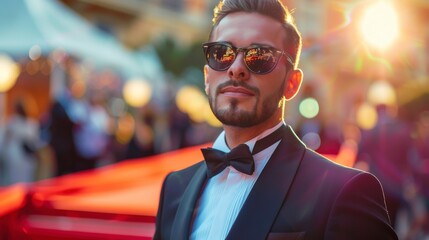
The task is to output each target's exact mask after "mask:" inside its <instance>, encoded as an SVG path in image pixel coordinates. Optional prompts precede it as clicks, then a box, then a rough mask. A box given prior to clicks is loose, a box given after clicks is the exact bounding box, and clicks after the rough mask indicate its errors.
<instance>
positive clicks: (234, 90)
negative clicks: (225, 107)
mask: <svg viewBox="0 0 429 240" xmlns="http://www.w3.org/2000/svg"><path fill="white" fill-rule="evenodd" d="M219 93H220V94H225V95H231V96H254V95H255V94H254V93H253V92H252V91H251V90H249V89H247V88H243V87H234V86H228V87H224V88H222V89H221V90H220V92H219Z"/></svg>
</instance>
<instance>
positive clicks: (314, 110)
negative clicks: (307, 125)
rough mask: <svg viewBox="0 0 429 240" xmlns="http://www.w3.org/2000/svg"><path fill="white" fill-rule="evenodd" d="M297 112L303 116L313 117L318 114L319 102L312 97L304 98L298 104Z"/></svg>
mask: <svg viewBox="0 0 429 240" xmlns="http://www.w3.org/2000/svg"><path fill="white" fill-rule="evenodd" d="M299 113H300V114H301V115H302V116H304V117H305V118H309V119H310V118H314V117H316V116H317V114H319V103H318V102H317V100H316V99H314V98H311V97H309V98H306V99H304V100H302V101H301V103H300V104H299Z"/></svg>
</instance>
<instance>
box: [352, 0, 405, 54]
mask: <svg viewBox="0 0 429 240" xmlns="http://www.w3.org/2000/svg"><path fill="white" fill-rule="evenodd" d="M360 31H361V33H362V37H363V39H364V40H365V41H366V42H367V43H368V44H370V45H371V46H374V47H375V48H377V49H380V50H386V49H387V48H388V47H390V46H391V45H392V43H393V42H394V41H395V40H396V39H397V37H398V35H399V24H398V16H397V14H396V11H395V9H394V7H393V6H392V4H390V3H389V2H385V1H379V2H377V3H375V4H374V5H371V6H369V7H368V8H367V9H366V11H365V12H364V14H363V16H362V20H361V24H360Z"/></svg>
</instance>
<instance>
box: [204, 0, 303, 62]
mask: <svg viewBox="0 0 429 240" xmlns="http://www.w3.org/2000/svg"><path fill="white" fill-rule="evenodd" d="M235 12H248V13H259V14H261V15H265V16H268V17H270V18H272V19H274V20H276V21H277V22H279V23H281V24H282V26H283V28H284V29H285V33H286V41H285V48H286V49H285V51H286V52H287V53H288V54H289V55H290V56H291V57H292V59H293V62H294V68H296V67H297V66H298V63H299V57H300V55H301V47H302V40H301V34H300V32H299V31H298V29H297V27H296V25H295V22H294V19H293V17H292V15H291V13H290V12H289V10H288V8H287V7H286V6H284V5H283V4H282V2H280V0H222V1H220V2H219V4H218V5H217V6H216V7H215V8H214V11H213V13H214V14H213V26H212V29H211V30H210V34H209V39H211V38H212V34H213V31H214V29H215V28H216V26H217V25H218V24H219V22H220V21H221V20H222V19H223V18H224V17H225V16H227V15H228V14H230V13H235Z"/></svg>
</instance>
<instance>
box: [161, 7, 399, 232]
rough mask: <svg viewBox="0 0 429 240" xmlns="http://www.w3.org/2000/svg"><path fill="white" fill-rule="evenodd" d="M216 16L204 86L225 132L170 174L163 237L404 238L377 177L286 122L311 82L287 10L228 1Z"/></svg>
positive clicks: (163, 196)
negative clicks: (308, 143)
mask: <svg viewBox="0 0 429 240" xmlns="http://www.w3.org/2000/svg"><path fill="white" fill-rule="evenodd" d="M213 21H214V25H213V29H212V31H211V33H210V37H209V41H210V42H209V43H206V44H204V45H203V48H204V52H205V55H206V58H207V65H206V66H205V67H204V73H205V86H206V88H205V90H206V93H207V95H208V97H209V101H210V106H211V108H212V110H213V112H214V114H215V115H216V117H217V118H218V119H219V120H220V121H221V122H222V123H223V128H224V131H223V132H222V133H221V134H220V136H219V137H218V138H217V139H216V141H215V142H214V144H213V148H214V149H210V148H209V149H202V151H203V155H204V157H205V161H202V162H200V163H197V164H196V165H193V166H191V167H189V168H187V169H184V170H181V171H178V172H173V173H171V174H169V175H168V176H167V177H166V179H165V182H164V184H163V187H162V190H161V199H160V204H159V210H158V216H157V222H156V232H155V235H154V239H246V240H247V239H366V240H367V239H397V237H396V234H395V232H394V231H393V229H392V228H391V227H390V225H389V218H388V215H387V211H386V207H385V203H384V196H383V190H382V188H381V186H380V183H379V182H378V180H377V179H376V178H375V177H374V176H373V175H371V174H369V173H365V172H361V171H358V170H354V169H349V168H345V167H342V166H339V165H337V164H335V163H333V162H331V161H329V160H327V159H325V158H323V157H322V156H320V155H318V154H317V153H315V152H313V151H311V150H309V149H307V148H306V147H305V145H304V144H303V143H302V142H301V141H300V140H299V139H298V138H297V137H296V135H295V134H294V132H293V131H292V129H291V128H290V127H289V126H286V125H284V123H283V121H282V117H283V109H284V103H285V100H289V99H291V98H293V97H294V95H295V94H296V93H297V91H298V89H299V87H300V85H301V79H302V72H301V70H299V69H298V68H297V64H298V59H299V54H300V48H301V39H300V35H299V33H298V31H297V30H296V28H295V26H294V24H293V22H292V18H291V16H290V14H289V13H288V11H287V10H286V8H285V7H284V6H283V5H282V4H281V3H280V1H279V0H224V1H223V2H221V3H220V4H219V5H218V6H217V8H216V9H215V16H214V19H213ZM215 149H217V150H215ZM219 150H220V151H219ZM222 152H228V153H227V154H225V153H222ZM242 153H243V154H245V156H242V155H241V154H242ZM246 154H247V155H246ZM249 155H250V156H249ZM252 155H253V159H252ZM220 157H226V159H221V160H218V161H216V159H215V158H220ZM249 158H250V161H247V160H248V159H249Z"/></svg>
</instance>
